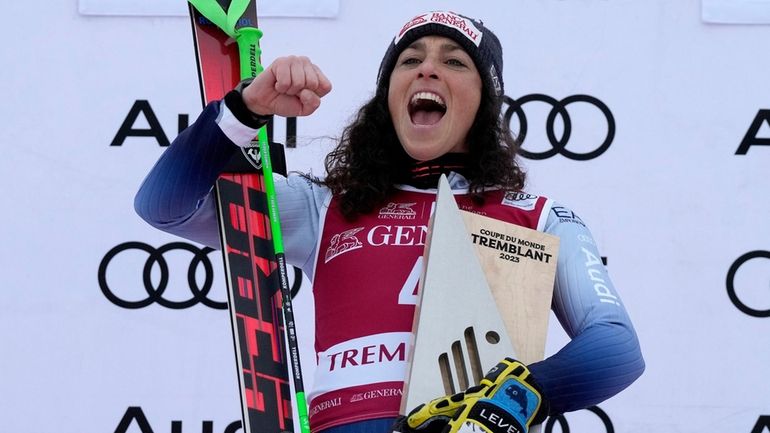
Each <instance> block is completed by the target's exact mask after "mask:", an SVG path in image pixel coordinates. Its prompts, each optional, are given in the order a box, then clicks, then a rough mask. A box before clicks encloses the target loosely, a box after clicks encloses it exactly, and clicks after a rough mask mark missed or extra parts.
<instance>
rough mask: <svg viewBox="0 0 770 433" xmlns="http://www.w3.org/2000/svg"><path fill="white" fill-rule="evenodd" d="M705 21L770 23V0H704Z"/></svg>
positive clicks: (702, 4) (703, 15) (714, 22)
mask: <svg viewBox="0 0 770 433" xmlns="http://www.w3.org/2000/svg"><path fill="white" fill-rule="evenodd" d="M701 6H702V8H703V9H702V18H703V21H705V22H707V23H713V24H770V0H703V2H702V3H701Z"/></svg>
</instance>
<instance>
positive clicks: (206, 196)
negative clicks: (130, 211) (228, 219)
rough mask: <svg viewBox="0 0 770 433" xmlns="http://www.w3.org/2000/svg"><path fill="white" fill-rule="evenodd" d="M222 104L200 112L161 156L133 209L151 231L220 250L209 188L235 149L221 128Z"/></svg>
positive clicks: (209, 106)
mask: <svg viewBox="0 0 770 433" xmlns="http://www.w3.org/2000/svg"><path fill="white" fill-rule="evenodd" d="M221 105H222V104H221V102H213V103H211V104H209V105H207V106H206V108H204V110H203V112H202V113H201V115H200V116H199V117H198V119H197V120H196V121H195V122H194V123H193V124H192V125H190V127H188V128H187V129H185V130H184V131H182V133H180V134H179V135H178V136H177V138H176V139H175V140H174V142H173V143H171V146H169V147H168V149H166V151H165V152H164V153H163V155H161V157H160V159H159V160H158V162H157V163H156V164H155V166H154V167H153V168H152V170H150V172H149V174H148V175H147V177H146V178H145V179H144V182H142V185H141V186H140V187H139V191H138V192H137V194H136V197H135V199H134V209H136V212H137V213H138V214H139V216H140V217H141V218H142V219H144V220H145V221H147V222H148V223H149V224H150V225H152V226H153V227H156V228H158V229H160V230H163V231H166V232H169V233H171V234H175V235H178V236H181V237H184V238H186V239H189V240H192V241H195V242H199V243H201V244H204V245H208V246H210V247H212V248H219V234H218V230H217V224H216V203H215V200H214V197H213V193H212V188H213V186H214V182H215V181H216V179H217V177H218V176H219V174H220V173H221V172H222V169H223V168H224V167H225V165H226V164H227V162H228V161H229V160H230V158H232V156H233V155H234V154H235V153H236V152H238V147H237V146H236V145H235V144H234V143H233V141H232V140H231V139H230V138H229V137H228V136H227V135H226V134H225V132H224V131H223V129H222V128H221V127H220V126H219V122H220V121H222V117H223V115H222V114H223V113H222V109H221Z"/></svg>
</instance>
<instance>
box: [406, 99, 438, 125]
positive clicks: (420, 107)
mask: <svg viewBox="0 0 770 433" xmlns="http://www.w3.org/2000/svg"><path fill="white" fill-rule="evenodd" d="M408 109H409V117H410V118H411V119H412V123H414V124H415V125H435V124H436V123H438V122H439V121H440V120H441V118H442V117H444V114H446V103H445V102H444V99H442V98H441V97H440V96H439V95H437V94H435V93H430V92H417V93H415V94H414V96H412V99H411V100H410V101H409V107H408Z"/></svg>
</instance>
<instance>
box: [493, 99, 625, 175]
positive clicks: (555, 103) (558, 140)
mask: <svg viewBox="0 0 770 433" xmlns="http://www.w3.org/2000/svg"><path fill="white" fill-rule="evenodd" d="M504 102H505V103H506V104H507V105H508V107H507V108H506V109H505V111H504V113H505V114H504V116H505V121H506V122H507V124H508V125H511V120H512V119H513V116H514V115H516V118H517V120H518V123H519V128H518V131H516V130H515V128H514V126H513V125H511V131H512V132H513V133H514V134H516V136H517V138H518V139H519V142H520V143H521V148H520V149H519V153H520V154H521V155H522V156H523V157H525V158H529V159H535V160H540V159H546V158H550V157H552V156H554V155H556V154H561V155H564V156H565V157H567V158H569V159H572V160H575V161H587V160H589V159H594V158H597V157H598V156H600V155H601V154H603V153H604V152H606V151H607V149H609V148H610V145H611V144H612V141H613V140H614V139H615V117H614V116H613V115H612V111H610V109H609V107H607V104H605V103H604V102H602V101H600V100H599V99H597V98H595V97H593V96H589V95H572V96H568V97H566V98H564V99H562V100H557V99H556V98H553V97H551V96H548V95H543V94H539V93H533V94H530V95H525V96H522V97H520V98H518V99H513V98H511V97H509V96H505V97H504ZM530 102H543V103H545V104H548V105H550V106H551V109H550V111H549V113H548V116H547V117H546V120H545V133H546V136H547V137H548V142H549V144H550V149H547V150H544V151H540V152H537V151H533V150H528V149H527V148H526V144H527V140H526V139H527V133H528V132H529V126H530V124H529V121H528V118H527V115H526V113H525V110H524V106H525V105H526V104H528V103H530ZM577 103H585V104H588V105H590V106H592V107H594V108H595V109H597V110H599V112H600V113H601V114H602V115H603V116H604V119H605V121H606V124H607V134H606V135H605V136H604V138H603V139H602V140H601V141H598V142H597V143H595V147H593V150H589V151H587V152H578V151H576V150H570V149H567V145H568V144H569V142H570V138H571V137H572V132H573V125H572V117H570V113H569V112H568V111H567V106H569V105H571V104H577ZM557 118H558V119H560V120H561V128H557V121H556V120H557ZM517 132H518V133H517ZM530 148H531V147H530Z"/></svg>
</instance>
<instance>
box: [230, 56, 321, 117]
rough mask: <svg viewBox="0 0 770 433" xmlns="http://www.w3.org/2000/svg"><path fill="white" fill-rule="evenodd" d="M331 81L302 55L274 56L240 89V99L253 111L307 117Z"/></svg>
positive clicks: (318, 103) (317, 104)
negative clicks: (262, 69) (268, 64)
mask: <svg viewBox="0 0 770 433" xmlns="http://www.w3.org/2000/svg"><path fill="white" fill-rule="evenodd" d="M331 90H332V84H331V82H330V81H329V79H328V78H326V75H324V73H323V72H322V71H321V69H320V68H319V67H318V66H316V65H315V64H313V63H312V62H311V61H310V59H308V58H307V57H304V56H287V57H280V58H278V59H276V60H275V61H274V62H273V63H272V64H270V66H268V67H267V68H266V69H265V70H264V71H263V72H262V73H261V74H259V75H257V77H256V78H255V79H254V81H252V82H251V84H249V85H248V86H246V88H245V89H243V93H242V94H243V102H244V103H246V107H248V108H249V110H250V111H251V112H253V113H255V114H259V115H271V114H275V115H278V116H282V117H297V116H308V115H310V114H312V113H313V112H314V111H315V110H316V109H318V107H319V106H320V105H321V98H322V97H324V96H326V94H328V93H329V92H330V91H331Z"/></svg>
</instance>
